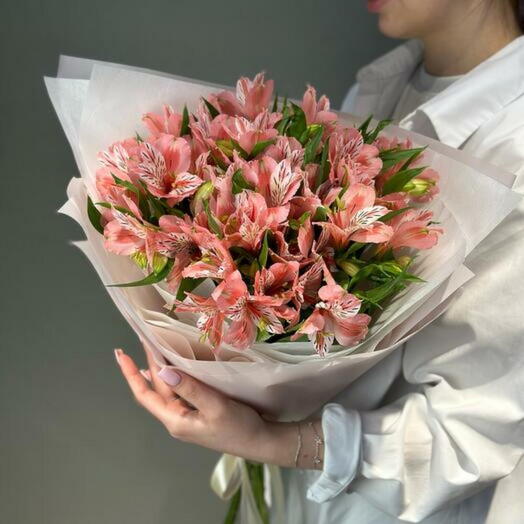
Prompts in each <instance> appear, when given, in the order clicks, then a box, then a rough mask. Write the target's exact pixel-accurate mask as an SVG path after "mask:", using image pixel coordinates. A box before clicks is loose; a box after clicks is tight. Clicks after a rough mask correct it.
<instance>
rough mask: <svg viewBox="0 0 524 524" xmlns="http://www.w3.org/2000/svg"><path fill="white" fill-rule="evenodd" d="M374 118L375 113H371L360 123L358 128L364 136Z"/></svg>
mask: <svg viewBox="0 0 524 524" xmlns="http://www.w3.org/2000/svg"><path fill="white" fill-rule="evenodd" d="M372 120H373V115H369V116H368V117H367V118H366V120H364V122H362V124H360V126H359V128H358V130H359V131H360V134H361V135H362V136H364V135H367V132H368V127H369V124H371V121H372Z"/></svg>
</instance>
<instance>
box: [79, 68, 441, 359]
mask: <svg viewBox="0 0 524 524" xmlns="http://www.w3.org/2000/svg"><path fill="white" fill-rule="evenodd" d="M143 122H144V123H145V125H146V126H147V129H148V131H149V134H148V135H147V136H139V135H138V134H137V135H136V136H135V137H132V138H129V137H126V138H124V139H123V140H121V141H118V142H115V143H113V144H112V145H111V146H110V147H109V148H108V149H107V150H105V151H103V152H102V153H100V154H99V162H100V164H101V167H100V168H99V169H98V171H97V174H96V188H97V192H98V195H97V198H96V201H95V202H93V201H92V200H91V198H89V204H88V205H89V216H90V219H91V221H92V223H93V225H94V227H95V228H96V229H98V230H99V231H100V232H101V233H103V235H104V237H105V247H106V249H107V250H109V251H110V252H112V253H115V254H118V255H126V256H130V257H131V258H132V259H133V261H134V262H135V263H136V264H138V265H139V266H140V267H141V268H142V269H143V270H144V271H147V272H148V273H149V274H148V275H147V276H146V277H145V278H144V279H141V280H139V281H135V282H131V283H125V284H120V285H124V286H139V285H148V284H155V283H159V282H162V281H165V282H166V283H167V289H168V290H169V291H171V292H172V293H173V295H174V296H176V298H174V299H173V300H172V301H171V303H170V304H168V305H169V307H170V308H171V309H172V310H173V311H174V312H175V313H177V312H192V313H196V314H197V315H198V317H199V320H198V326H199V328H200V329H201V331H202V334H203V337H204V338H205V339H208V340H209V341H210V343H211V344H212V346H213V347H214V348H215V349H217V348H218V347H219V346H220V345H221V343H222V342H225V343H226V344H228V345H229V346H230V347H233V348H235V349H237V350H244V349H246V348H249V347H250V346H252V345H253V343H255V342H260V341H267V342H269V343H271V342H276V341H285V340H300V339H304V338H305V337H308V338H309V339H310V340H311V342H312V343H313V344H314V347H315V349H316V351H317V353H318V354H319V355H321V356H324V355H325V354H326V352H327V351H329V349H330V347H331V346H332V344H333V342H334V341H335V340H336V342H337V343H338V344H340V345H342V346H345V347H351V346H354V345H356V344H358V343H359V342H360V341H361V340H362V339H363V338H364V337H365V336H366V334H367V332H368V326H369V324H370V322H371V321H372V319H373V318H375V317H376V316H377V315H378V314H379V313H380V311H381V310H382V309H383V308H384V307H386V305H387V303H388V302H389V301H391V299H392V298H393V297H394V296H395V294H396V293H398V292H399V291H400V290H402V289H403V288H404V287H405V286H406V285H407V284H408V283H410V282H420V281H421V279H419V278H418V277H417V276H416V275H414V274H412V273H411V272H410V271H409V267H410V265H411V262H412V260H413V257H414V254H415V253H416V252H417V251H418V250H420V249H429V248H431V247H433V246H434V245H435V244H436V243H437V240H438V236H439V234H440V233H442V229H441V228H439V227H437V226H435V225H432V224H433V222H432V219H433V213H432V211H430V210H428V209H427V208H426V207H425V203H427V202H429V201H430V200H431V199H432V197H433V196H434V195H435V194H436V193H437V192H438V185H437V182H438V174H437V173H436V171H434V170H433V169H431V168H430V167H428V166H425V165H423V164H422V160H423V150H424V148H422V147H418V148H413V147H411V145H410V143H409V140H404V141H399V140H395V139H388V138H385V137H383V136H382V135H381V131H382V129H383V128H384V127H385V126H386V125H387V124H388V122H387V121H383V122H380V123H379V124H378V125H377V126H376V127H371V128H370V122H371V119H368V120H366V121H365V122H364V123H363V124H362V125H361V126H360V127H359V128H356V127H352V126H348V125H344V124H341V123H340V122H339V121H338V118H337V115H336V114H335V113H333V112H331V111H330V107H329V100H328V99H327V98H326V97H325V96H322V97H321V98H320V99H319V100H317V95H316V92H315V89H314V88H313V87H308V88H307V90H306V92H305V93H304V96H303V99H302V102H301V103H300V104H295V103H293V102H288V101H287V100H286V99H283V100H281V99H279V98H278V97H274V98H273V81H271V80H268V81H266V80H265V79H264V75H263V74H258V75H257V76H256V77H255V78H254V79H253V80H250V79H248V78H241V79H240V80H239V81H238V83H237V87H236V93H235V94H234V93H232V92H231V91H222V92H217V93H212V94H210V95H209V96H208V97H207V98H202V99H201V101H200V103H199V104H198V107H197V108H196V111H195V112H194V113H189V111H188V110H187V107H184V108H183V110H182V111H180V112H177V111H175V110H174V109H173V108H172V107H170V106H168V105H166V106H164V108H163V111H162V112H161V113H160V114H157V113H147V114H145V115H144V116H143ZM99 210H100V211H99ZM203 279H211V280H212V282H213V283H214V285H215V286H216V287H215V288H214V289H213V290H212V292H211V293H210V294H206V295H202V294H200V293H198V292H192V290H194V288H195V287H196V286H197V285H199V284H200V283H201V282H202V280H203Z"/></svg>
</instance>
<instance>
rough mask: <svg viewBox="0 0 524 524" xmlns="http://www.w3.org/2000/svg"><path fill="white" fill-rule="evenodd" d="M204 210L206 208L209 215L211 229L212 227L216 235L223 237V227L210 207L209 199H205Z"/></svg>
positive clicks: (208, 221) (208, 220)
mask: <svg viewBox="0 0 524 524" xmlns="http://www.w3.org/2000/svg"><path fill="white" fill-rule="evenodd" d="M204 210H205V212H206V215H207V223H208V224H209V229H211V231H212V232H213V233H215V235H216V236H217V237H218V238H222V229H221V227H220V225H219V224H218V222H217V220H216V218H215V216H214V215H213V213H212V212H211V210H210V209H209V201H208V200H204Z"/></svg>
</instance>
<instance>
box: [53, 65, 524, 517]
mask: <svg viewBox="0 0 524 524" xmlns="http://www.w3.org/2000/svg"><path fill="white" fill-rule="evenodd" d="M46 83H47V87H48V91H49V94H50V96H51V99H52V101H53V104H54V106H55V109H56V111H57V113H58V115H59V118H60V120H61V123H62V125H63V127H64V130H65V131H66V135H67V137H68V139H69V141H70V144H71V146H72V149H73V152H74V154H75V158H76V161H77V164H78V167H79V170H80V173H81V178H73V179H72V181H71V182H70V184H69V187H68V197H69V200H68V202H67V203H66V204H65V205H64V206H63V207H62V209H61V211H62V212H63V213H66V214H68V215H69V216H71V217H73V218H74V219H75V220H76V221H77V222H78V223H79V224H80V225H81V226H82V228H83V229H84V232H85V234H86V237H87V240H85V241H82V242H77V243H76V244H77V245H78V246H79V247H80V248H81V249H82V250H83V251H84V252H85V254H86V255H87V256H88V258H89V259H90V260H91V262H92V263H93V265H94V266H95V268H96V270H97V271H98V273H99V275H100V277H101V279H102V281H103V282H104V283H105V284H106V285H107V290H108V292H109V294H110V295H111V297H112V298H113V300H114V302H115V304H116V305H117V307H118V308H119V310H120V311H121V312H122V314H123V315H124V317H125V318H126V320H127V321H128V322H129V324H130V325H131V326H132V327H133V329H134V330H135V331H136V332H137V334H139V335H140V336H141V337H142V338H143V339H145V340H146V341H147V342H148V343H149V345H150V346H151V347H152V348H153V351H154V354H155V358H156V359H157V360H158V363H159V364H160V363H162V365H164V363H165V362H166V361H167V363H168V365H174V366H177V367H179V368H181V369H182V370H184V371H185V372H187V373H189V374H190V375H193V376H195V377H196V378H198V379H200V380H203V381H204V382H206V383H208V384H209V385H211V386H213V387H215V388H217V389H219V390H221V391H223V392H224V393H226V394H228V395H229V396H231V397H234V398H236V399H239V400H241V401H244V402H247V403H249V404H251V405H253V406H254V407H256V408H257V409H259V410H260V411H261V412H263V413H265V414H268V415H271V416H273V417H278V418H280V419H283V420H290V419H302V418H305V417H308V416H310V415H311V414H313V413H314V412H315V411H317V410H318V409H319V408H320V407H321V406H322V405H323V404H324V403H325V402H326V401H328V400H329V399H330V398H332V397H333V396H334V395H336V394H337V393H338V392H340V391H341V390H342V389H344V388H345V387H347V386H348V385H349V384H350V383H351V382H352V381H354V380H355V379H356V378H358V377H359V376H360V375H362V374H363V373H364V372H366V371H367V370H369V369H370V368H371V367H372V366H374V365H375V364H377V363H378V362H379V361H380V360H381V359H382V358H384V357H385V356H387V355H388V354H389V353H391V352H392V351H394V350H395V349H396V348H397V347H399V346H400V345H401V344H402V343H403V342H404V341H405V340H407V339H408V338H409V337H411V336H413V335H414V334H415V333H416V332H418V331H420V329H422V328H423V327H424V326H425V325H427V323H428V322H430V321H431V320H433V319H434V318H436V316H437V315H439V314H440V313H441V312H442V311H444V309H445V307H446V305H447V304H448V303H449V302H450V300H452V298H453V294H454V293H455V292H457V291H458V290H459V289H460V287H461V286H462V285H463V284H464V283H466V282H467V280H469V279H470V278H472V277H473V274H472V273H471V272H470V271H469V270H468V269H467V268H466V267H465V266H464V265H463V262H464V259H465V257H466V256H467V254H468V253H469V252H470V251H471V250H472V249H473V248H474V247H475V246H476V245H477V244H478V243H479V242H480V241H481V240H482V239H483V238H484V237H485V236H486V235H487V234H488V233H489V232H490V231H491V230H492V229H493V228H494V227H495V226H496V225H497V224H498V223H499V222H500V221H501V220H502V219H503V218H504V217H505V216H506V215H507V214H508V213H509V212H510V211H511V209H513V207H515V205H516V204H517V202H518V197H517V195H515V194H514V193H512V192H511V191H510V190H509V189H508V187H510V186H511V183H512V179H511V176H508V175H507V174H505V173H503V172H500V171H499V170H497V169H495V168H492V167H490V166H487V165H481V164H480V163H479V162H478V161H476V160H474V159H472V158H469V157H467V156H465V155H464V154H463V153H461V152H457V151H455V150H452V149H450V148H447V147H446V146H443V145H442V144H438V143H437V142H435V141H432V140H430V139H427V138H425V137H421V136H419V135H416V134H414V133H410V132H406V131H405V130H401V129H398V128H395V127H394V126H390V125H388V122H386V121H382V122H378V123H377V122H373V121H372V119H371V118H368V119H367V120H365V121H364V122H357V121H356V119H355V118H354V117H351V116H348V115H343V114H337V113H335V112H333V111H331V110H330V107H329V101H328V99H327V98H326V97H325V96H322V97H320V98H319V99H317V95H316V92H315V90H314V88H312V87H308V88H307V90H306V92H305V94H304V96H303V99H302V101H299V102H295V101H289V100H287V99H286V98H282V97H278V96H274V95H273V83H272V81H270V80H265V78H264V75H262V74H259V75H257V76H256V77H255V78H254V79H248V78H241V79H240V80H239V81H238V83H237V88H236V91H232V90H229V89H224V88H221V87H220V86H210V85H208V84H204V83H201V82H196V81H194V80H187V79H182V78H180V77H172V76H169V75H164V74H160V73H154V72H150V71H144V70H139V69H136V68H129V67H123V66H116V65H111V64H101V63H95V62H92V61H86V60H81V59H73V58H67V57H63V58H62V59H61V64H60V68H59V75H58V78H56V79H51V78H47V79H46ZM494 203H495V204H496V205H494ZM247 468H248V466H246V464H244V463H243V461H241V460H239V459H234V458H232V457H224V458H223V459H222V460H221V462H220V463H219V466H218V468H217V471H216V472H215V476H214V481H215V488H216V490H217V491H219V492H220V494H221V495H222V496H224V497H225V496H230V495H231V494H232V493H234V492H235V489H233V488H237V487H238V486H239V485H240V484H242V486H243V489H242V504H241V508H242V509H241V511H242V512H243V513H244V514H247V513H249V514H250V515H251V516H253V515H254V514H255V513H256V507H257V506H258V507H260V504H258V502H260V500H259V499H260V497H258V498H257V496H256V493H255V494H254V493H253V491H252V489H251V487H250V486H249V476H250V475H249V474H248V473H247V471H248V470H247ZM260 471H262V470H260ZM260 471H259V472H260ZM263 471H265V473H266V476H267V475H271V476H272V479H273V482H272V484H273V488H274V489H276V488H275V486H278V479H277V475H278V473H277V472H276V471H275V468H271V467H267V466H265V467H264V469H263ZM218 478H226V479H227V481H226V485H225V486H224V485H223V484H222V485H220V486H218V482H217V479H218ZM257 484H258V485H260V483H257ZM275 500H279V497H278V496H276V497H275ZM257 501H258V502H257ZM253 518H254V517H253Z"/></svg>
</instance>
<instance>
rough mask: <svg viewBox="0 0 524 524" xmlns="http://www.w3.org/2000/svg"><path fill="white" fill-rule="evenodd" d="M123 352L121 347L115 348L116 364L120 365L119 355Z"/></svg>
mask: <svg viewBox="0 0 524 524" xmlns="http://www.w3.org/2000/svg"><path fill="white" fill-rule="evenodd" d="M123 353H124V352H123V351H122V350H121V349H115V358H116V361H117V363H118V365H120V355H122V354H123Z"/></svg>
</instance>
